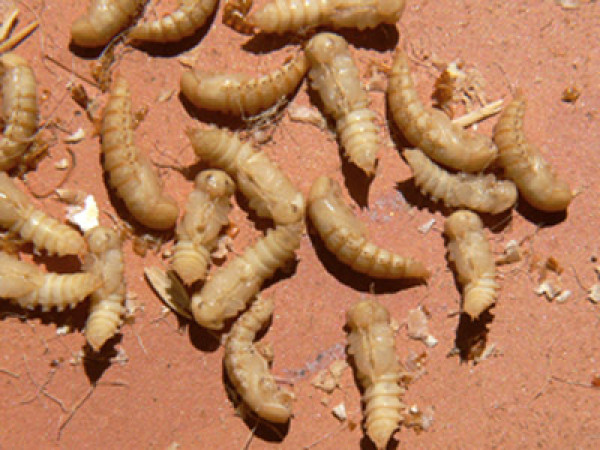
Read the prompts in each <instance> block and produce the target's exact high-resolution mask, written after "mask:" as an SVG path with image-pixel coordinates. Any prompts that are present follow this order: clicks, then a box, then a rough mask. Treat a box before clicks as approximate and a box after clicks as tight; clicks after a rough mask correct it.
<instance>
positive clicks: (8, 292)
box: [0, 251, 44, 298]
mask: <svg viewBox="0 0 600 450" xmlns="http://www.w3.org/2000/svg"><path fill="white" fill-rule="evenodd" d="M42 284H44V273H43V272H42V271H41V270H40V269H38V267H37V266H34V265H33V264H29V263H26V262H24V261H20V260H18V259H17V258H15V257H14V256H11V255H9V254H8V253H5V252H3V251H0V297H2V298H17V297H22V296H24V295H27V294H28V293H30V292H31V291H33V290H35V289H38V288H40V287H41V286H42Z"/></svg>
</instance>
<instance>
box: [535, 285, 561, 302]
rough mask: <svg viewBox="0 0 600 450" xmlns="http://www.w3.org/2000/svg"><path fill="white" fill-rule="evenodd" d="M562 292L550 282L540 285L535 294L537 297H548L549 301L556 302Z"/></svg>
mask: <svg viewBox="0 0 600 450" xmlns="http://www.w3.org/2000/svg"><path fill="white" fill-rule="evenodd" d="M561 291H562V289H561V288H559V287H558V288H557V287H555V286H554V285H553V284H552V283H550V282H549V281H544V282H543V283H542V284H540V285H539V286H538V287H536V288H535V290H534V292H535V293H536V294H537V295H544V296H545V297H546V299H548V300H554V299H555V298H556V297H557V296H558V294H560V293H561Z"/></svg>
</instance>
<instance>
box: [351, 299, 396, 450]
mask: <svg viewBox="0 0 600 450" xmlns="http://www.w3.org/2000/svg"><path fill="white" fill-rule="evenodd" d="M347 325H348V328H349V329H350V333H349V334H348V354H349V355H351V356H352V358H353V360H354V366H355V369H356V377H357V378H358V381H359V382H360V384H361V386H362V388H363V390H364V394H363V396H362V401H363V403H364V408H365V409H364V415H365V428H366V430H367V435H368V436H369V438H371V440H372V441H373V442H374V443H375V445H376V446H377V448H378V449H384V448H386V445H387V443H388V441H389V440H390V439H391V437H392V435H393V434H394V431H396V429H397V428H398V426H399V425H400V423H401V422H402V420H403V418H404V412H405V410H406V406H405V405H404V404H403V403H402V400H401V398H402V395H403V394H404V389H403V388H402V387H401V386H400V377H401V368H400V364H399V363H398V360H397V358H396V349H395V342H394V332H393V331H392V327H391V326H390V314H389V312H388V311H387V310H386V309H385V308H384V307H383V306H382V305H381V304H379V303H378V302H376V301H375V300H361V301H359V302H358V303H356V304H354V305H353V306H352V307H351V308H350V309H349V310H348V313H347Z"/></svg>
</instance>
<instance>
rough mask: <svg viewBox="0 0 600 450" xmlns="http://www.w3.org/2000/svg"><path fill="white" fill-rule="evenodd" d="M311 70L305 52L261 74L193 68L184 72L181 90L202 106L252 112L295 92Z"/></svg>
mask: <svg viewBox="0 0 600 450" xmlns="http://www.w3.org/2000/svg"><path fill="white" fill-rule="evenodd" d="M307 70H308V62H307V60H306V56H305V54H304V52H300V53H298V54H297V55H296V56H295V57H293V58H291V59H290V60H289V61H287V62H286V63H285V64H284V65H283V66H282V67H281V68H280V69H277V70H276V71H275V72H272V73H270V74H267V75H263V76H261V77H258V78H251V77H249V76H248V75H242V74H222V73H216V74H211V73H206V72H200V71H195V70H190V71H187V72H184V73H183V74H182V75H181V82H180V84H181V92H182V93H183V95H185V97H186V98H188V99H189V101H190V102H192V103H193V104H194V105H195V106H197V107H198V108H203V109H209V110H211V111H220V112H223V113H231V114H235V115H238V116H252V115H254V114H256V113H258V112H260V111H264V110H266V109H268V108H270V107H272V106H273V105H275V104H276V103H277V102H278V101H279V100H280V99H281V98H285V97H287V96H289V95H290V94H292V93H293V92H294V90H295V89H296V87H297V86H298V85H299V84H300V82H301V81H302V78H303V77H304V74H305V73H306V71H307Z"/></svg>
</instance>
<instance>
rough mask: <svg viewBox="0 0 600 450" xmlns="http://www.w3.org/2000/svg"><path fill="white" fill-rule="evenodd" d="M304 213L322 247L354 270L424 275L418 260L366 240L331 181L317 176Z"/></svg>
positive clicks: (386, 274) (380, 275)
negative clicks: (315, 230)
mask: <svg viewBox="0 0 600 450" xmlns="http://www.w3.org/2000/svg"><path fill="white" fill-rule="evenodd" d="M308 214H309V216H310V220H311V221H312V223H313V225H314V226H315V228H316V229H317V232H318V233H319V235H320V236H321V238H322V239H323V242H324V243H325V246H326V247H327V248H328V249H329V251H330V252H332V253H333V254H334V255H335V256H336V257H337V259H339V260H340V261H341V262H343V263H344V264H347V265H349V266H350V267H352V269H354V270H356V271H357V272H360V273H364V274H366V275H369V276H371V277H375V278H390V279H397V278H427V277H429V271H428V270H427V269H426V268H425V266H423V264H422V263H421V262H420V261H417V260H414V259H412V258H405V257H402V256H400V255H397V254H395V253H392V252H390V251H388V250H385V249H382V248H380V247H378V246H377V245H375V244H373V243H371V242H369V240H368V237H367V232H366V227H365V225H364V224H363V223H362V222H360V221H359V220H358V218H357V217H356V216H355V215H354V214H353V212H352V210H351V209H350V207H349V206H348V205H347V204H346V203H345V202H344V200H343V199H342V189H341V187H340V185H339V184H338V183H337V182H335V181H334V180H332V179H330V178H327V177H319V178H317V179H316V180H315V181H314V183H313V185H312V187H311V189H310V194H309V197H308Z"/></svg>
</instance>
